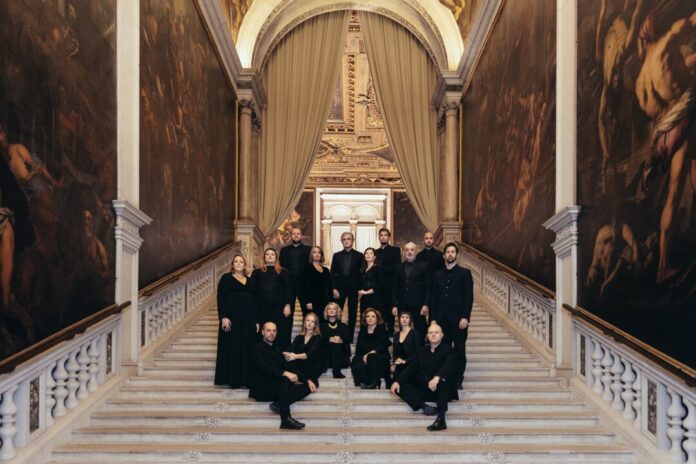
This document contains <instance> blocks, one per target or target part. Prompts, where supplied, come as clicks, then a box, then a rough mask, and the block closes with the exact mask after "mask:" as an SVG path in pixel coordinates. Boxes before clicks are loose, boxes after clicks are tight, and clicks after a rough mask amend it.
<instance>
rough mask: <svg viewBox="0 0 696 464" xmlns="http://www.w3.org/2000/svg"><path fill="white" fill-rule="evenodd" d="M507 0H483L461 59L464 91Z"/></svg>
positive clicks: (460, 76) (459, 71) (460, 67)
mask: <svg viewBox="0 0 696 464" xmlns="http://www.w3.org/2000/svg"><path fill="white" fill-rule="evenodd" d="M504 2H505V0H487V1H485V2H481V3H482V5H481V12H480V13H479V14H478V15H477V17H476V22H475V23H474V25H473V26H472V27H471V32H470V33H469V35H468V36H467V38H466V41H465V42H464V54H463V56H462V59H461V60H460V61H459V68H458V70H457V72H458V73H459V78H460V79H461V81H462V82H463V83H464V88H463V91H464V93H466V90H467V88H468V87H469V82H470V81H471V77H472V75H473V73H474V69H475V68H476V64H477V63H478V60H479V57H480V56H481V53H482V52H483V49H484V48H485V46H486V43H487V42H488V37H489V36H490V33H491V31H492V30H493V26H494V25H495V20H496V18H497V17H498V13H499V12H500V10H501V9H502V7H503V3H504Z"/></svg>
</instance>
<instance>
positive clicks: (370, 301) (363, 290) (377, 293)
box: [358, 247, 384, 314]
mask: <svg viewBox="0 0 696 464" xmlns="http://www.w3.org/2000/svg"><path fill="white" fill-rule="evenodd" d="M363 254H364V258H363V259H364V260H363V265H362V267H361V268H360V290H358V298H360V312H361V313H362V312H363V311H365V310H367V308H372V309H376V310H377V311H379V312H380V314H381V313H382V311H383V310H384V295H383V294H382V291H383V289H384V272H383V271H382V268H381V267H380V266H379V265H378V264H377V261H376V260H377V255H376V254H375V249H374V248H371V247H368V248H366V249H365V251H364V253H363Z"/></svg>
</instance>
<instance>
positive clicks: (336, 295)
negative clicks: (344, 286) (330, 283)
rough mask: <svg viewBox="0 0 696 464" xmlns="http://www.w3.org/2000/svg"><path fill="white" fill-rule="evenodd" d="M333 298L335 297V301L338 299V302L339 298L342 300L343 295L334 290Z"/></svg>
mask: <svg viewBox="0 0 696 464" xmlns="http://www.w3.org/2000/svg"><path fill="white" fill-rule="evenodd" d="M333 297H334V299H336V300H338V299H339V298H341V294H340V293H338V290H336V289H335V288H334V289H333Z"/></svg>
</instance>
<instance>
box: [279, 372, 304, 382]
mask: <svg viewBox="0 0 696 464" xmlns="http://www.w3.org/2000/svg"><path fill="white" fill-rule="evenodd" d="M283 376H284V377H287V379H288V380H289V381H291V382H292V383H297V382H298V380H300V379H299V377H297V374H295V373H292V372H290V371H285V372H283Z"/></svg>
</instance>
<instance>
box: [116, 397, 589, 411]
mask: <svg viewBox="0 0 696 464" xmlns="http://www.w3.org/2000/svg"><path fill="white" fill-rule="evenodd" d="M267 409H268V405H267V404H266V403H263V402H256V401H253V400H249V399H239V400H234V399H222V400H218V401H217V402H214V401H210V400H206V399H200V400H199V399H177V400H176V401H172V399H171V398H167V397H159V398H138V399H127V398H115V399H111V400H109V401H107V403H106V405H105V406H104V409H103V410H105V411H109V410H119V411H160V410H164V411H194V412H201V413H203V412H208V411H217V410H224V411H234V412H248V413H250V414H255V413H259V412H265V411H266V410H267ZM410 410H411V409H410V408H409V406H408V405H407V404H406V403H404V402H403V401H401V400H400V399H399V398H398V397H397V396H396V395H392V396H391V397H390V398H384V399H382V398H379V399H360V401H355V400H353V401H351V402H346V401H345V400H342V399H339V400H326V399H321V398H313V397H312V395H310V396H308V397H307V398H306V399H305V400H303V401H300V402H298V403H297V404H295V405H294V406H293V411H296V412H297V413H298V414H299V413H303V412H315V411H316V412H328V413H331V412H335V413H341V412H345V411H352V412H357V413H360V412H364V413H373V414H391V413H394V412H409V411H410ZM585 410H586V406H585V404H584V403H582V402H577V401H572V400H565V399H564V400H547V399H528V400H525V401H524V402H520V401H519V400H516V399H515V400H509V399H496V400H478V399H476V400H475V399H470V400H467V401H465V402H462V401H454V402H452V403H450V405H449V411H450V412H472V411H475V412H476V413H479V414H488V413H503V412H508V413H518V412H522V413H524V412H582V411H585Z"/></svg>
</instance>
